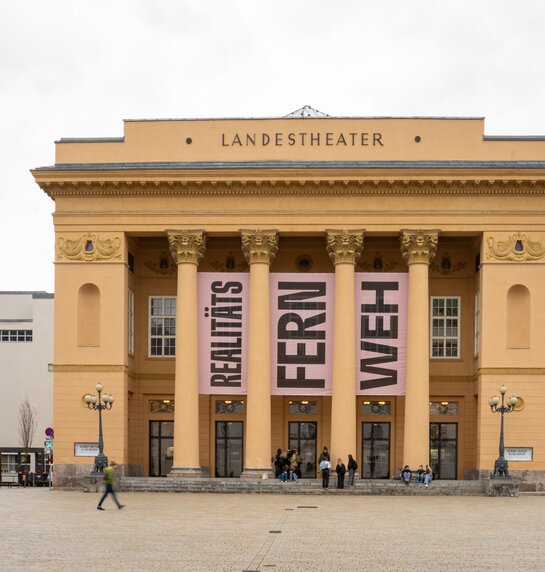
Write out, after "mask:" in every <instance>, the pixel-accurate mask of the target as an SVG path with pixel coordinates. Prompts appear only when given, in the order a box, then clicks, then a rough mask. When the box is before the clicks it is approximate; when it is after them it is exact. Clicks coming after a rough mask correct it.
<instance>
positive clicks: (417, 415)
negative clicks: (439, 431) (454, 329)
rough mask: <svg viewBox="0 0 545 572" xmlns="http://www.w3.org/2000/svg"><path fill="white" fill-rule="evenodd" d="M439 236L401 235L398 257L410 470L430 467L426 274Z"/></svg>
mask: <svg viewBox="0 0 545 572" xmlns="http://www.w3.org/2000/svg"><path fill="white" fill-rule="evenodd" d="M438 234H439V231H438V230H409V229H403V230H402V231H401V253H402V255H403V260H405V262H406V263H407V264H408V265H409V299H408V305H409V307H408V317H407V381H406V389H405V430H404V438H403V465H409V467H410V468H411V469H413V468H417V467H418V466H419V465H425V464H426V463H429V456H430V442H429V440H430V413H429V411H430V409H429V401H430V366H429V359H430V358H429V355H430V349H429V339H430V332H429V328H430V320H429V286H428V270H429V265H430V262H431V261H432V260H433V258H434V256H435V252H436V250H437V238H438Z"/></svg>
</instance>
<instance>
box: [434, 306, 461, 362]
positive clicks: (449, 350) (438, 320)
mask: <svg viewBox="0 0 545 572" xmlns="http://www.w3.org/2000/svg"><path fill="white" fill-rule="evenodd" d="M430 313H431V357H432V358H457V357H459V349H458V348H459V346H460V325H459V320H460V298H459V297H452V298H449V297H446V296H441V297H439V296H438V297H432V298H431V312H430Z"/></svg>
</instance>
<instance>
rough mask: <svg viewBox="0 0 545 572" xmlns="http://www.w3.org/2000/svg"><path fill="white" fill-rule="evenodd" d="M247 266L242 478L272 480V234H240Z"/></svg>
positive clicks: (274, 244) (274, 249)
mask: <svg viewBox="0 0 545 572" xmlns="http://www.w3.org/2000/svg"><path fill="white" fill-rule="evenodd" d="M240 233H241V237H242V252H243V253H244V256H245V257H246V260H247V261H248V264H249V265H250V303H249V327H248V390H247V403H246V427H245V439H244V471H243V472H242V475H241V477H242V478H259V479H260V478H262V475H263V473H266V474H267V475H270V476H272V468H271V356H270V351H271V347H270V346H271V342H270V300H269V266H270V265H271V263H272V261H273V260H274V256H275V254H276V252H277V250H278V232H277V231H276V230H241V231H240Z"/></svg>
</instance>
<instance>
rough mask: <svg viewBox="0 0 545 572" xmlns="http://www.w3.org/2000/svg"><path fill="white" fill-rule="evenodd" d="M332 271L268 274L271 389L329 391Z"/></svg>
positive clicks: (274, 392)
mask: <svg viewBox="0 0 545 572" xmlns="http://www.w3.org/2000/svg"><path fill="white" fill-rule="evenodd" d="M334 279H335V277H334V275H333V274H300V273H297V274H295V273H293V274H287V273H286V274H271V278H270V288H271V295H270V296H271V394H272V395H331V366H332V359H331V357H332V350H333V300H334V297H333V287H334Z"/></svg>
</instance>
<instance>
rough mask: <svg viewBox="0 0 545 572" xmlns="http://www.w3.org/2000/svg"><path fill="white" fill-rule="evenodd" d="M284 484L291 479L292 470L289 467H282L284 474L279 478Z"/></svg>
mask: <svg viewBox="0 0 545 572" xmlns="http://www.w3.org/2000/svg"><path fill="white" fill-rule="evenodd" d="M278 478H279V479H280V480H281V481H282V482H283V483H285V482H287V480H288V479H289V478H290V468H289V466H288V465H284V466H283V467H282V472H281V473H280V476H279V477H278Z"/></svg>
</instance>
